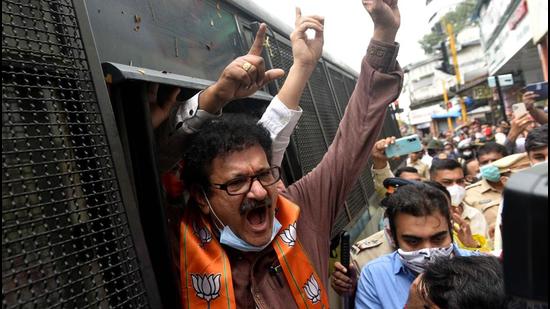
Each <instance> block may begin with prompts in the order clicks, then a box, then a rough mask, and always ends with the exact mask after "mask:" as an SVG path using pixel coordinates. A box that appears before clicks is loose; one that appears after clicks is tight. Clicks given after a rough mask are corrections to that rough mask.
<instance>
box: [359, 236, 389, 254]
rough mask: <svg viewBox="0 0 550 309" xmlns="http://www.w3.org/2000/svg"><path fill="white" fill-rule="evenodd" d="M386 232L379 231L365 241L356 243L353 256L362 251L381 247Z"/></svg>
mask: <svg viewBox="0 0 550 309" xmlns="http://www.w3.org/2000/svg"><path fill="white" fill-rule="evenodd" d="M384 237H385V236H384V231H379V232H377V233H375V234H373V235H371V236H369V237H367V238H365V239H362V240H360V241H358V242H356V243H355V244H354V245H353V246H352V252H353V254H355V255H357V254H359V253H360V252H361V251H365V250H368V249H372V248H376V247H379V246H380V245H382V244H383V243H384Z"/></svg>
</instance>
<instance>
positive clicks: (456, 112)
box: [432, 106, 462, 119]
mask: <svg viewBox="0 0 550 309" xmlns="http://www.w3.org/2000/svg"><path fill="white" fill-rule="evenodd" d="M460 116H462V114H461V113H460V106H453V107H452V108H451V109H449V111H448V112H445V113H439V114H433V115H432V119H443V118H458V117H460Z"/></svg>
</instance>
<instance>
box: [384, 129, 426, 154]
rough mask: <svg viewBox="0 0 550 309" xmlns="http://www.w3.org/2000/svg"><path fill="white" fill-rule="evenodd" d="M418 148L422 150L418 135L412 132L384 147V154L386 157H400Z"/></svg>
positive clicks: (416, 150)
mask: <svg viewBox="0 0 550 309" xmlns="http://www.w3.org/2000/svg"><path fill="white" fill-rule="evenodd" d="M420 150H422V143H421V142H420V138H419V137H418V135H416V134H414V135H410V136H406V137H402V138H400V139H397V140H395V144H391V145H389V146H388V148H386V156H387V157H388V158H393V157H401V156H404V155H407V154H409V153H413V152H418V151H420Z"/></svg>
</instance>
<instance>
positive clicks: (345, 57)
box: [253, 0, 429, 71]
mask: <svg viewBox="0 0 550 309" xmlns="http://www.w3.org/2000/svg"><path fill="white" fill-rule="evenodd" d="M253 1H254V2H256V3H258V4H259V5H260V6H263V7H265V8H266V9H267V10H268V11H269V12H271V13H272V15H273V16H277V17H279V18H281V19H282V20H284V21H285V22H286V23H287V24H289V25H291V26H292V27H294V17H295V16H294V8H295V7H296V6H299V7H301V8H302V13H303V14H304V15H312V14H319V15H322V16H325V51H328V52H329V53H330V54H331V55H332V56H334V57H335V58H337V59H338V60H340V61H342V62H344V63H346V64H348V65H349V66H350V67H352V68H353V69H355V70H357V71H359V69H360V63H361V59H362V57H363V55H364V54H365V51H366V48H367V46H368V42H369V40H370V38H371V36H372V31H373V24H372V21H371V19H370V16H369V15H368V13H367V11H366V10H365V9H364V8H363V5H362V2H361V0H336V1H335V0H253ZM425 3H426V1H425V0H401V1H399V8H400V11H401V28H400V29H399V33H398V34H397V41H398V42H399V43H400V44H401V48H400V51H399V56H398V60H399V62H400V63H401V65H406V64H408V63H412V62H416V61H420V60H423V59H424V53H423V51H422V49H421V48H420V45H419V44H418V41H419V40H420V39H421V38H422V36H423V35H424V34H425V33H427V32H428V26H427V23H428V18H429V16H426V15H427V12H426V7H425Z"/></svg>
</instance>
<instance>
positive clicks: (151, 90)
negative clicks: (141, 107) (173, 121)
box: [147, 83, 181, 129]
mask: <svg viewBox="0 0 550 309" xmlns="http://www.w3.org/2000/svg"><path fill="white" fill-rule="evenodd" d="M158 90H159V84H157V83H150V84H149V85H148V91H147V92H148V93H147V99H148V102H149V110H150V112H151V122H152V124H153V128H154V129H156V128H158V127H159V126H160V124H161V123H162V122H164V120H166V119H167V118H168V115H170V111H171V110H172V108H173V107H174V106H175V105H176V97H177V96H178V94H179V93H180V90H181V89H180V88H178V87H174V88H173V89H171V90H170V94H169V95H168V97H166V98H165V99H164V100H163V101H162V102H159V101H158Z"/></svg>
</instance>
